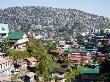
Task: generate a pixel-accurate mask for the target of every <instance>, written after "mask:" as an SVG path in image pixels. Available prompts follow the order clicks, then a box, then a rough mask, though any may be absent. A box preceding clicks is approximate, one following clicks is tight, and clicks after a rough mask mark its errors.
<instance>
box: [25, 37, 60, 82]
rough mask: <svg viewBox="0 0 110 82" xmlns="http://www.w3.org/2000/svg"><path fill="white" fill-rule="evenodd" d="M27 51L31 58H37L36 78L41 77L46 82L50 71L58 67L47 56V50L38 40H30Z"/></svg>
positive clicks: (49, 56)
mask: <svg viewBox="0 0 110 82" xmlns="http://www.w3.org/2000/svg"><path fill="white" fill-rule="evenodd" d="M49 44H51V43H49ZM49 48H50V46H49ZM27 51H28V52H29V54H31V55H32V56H34V57H37V59H38V63H36V69H37V76H43V77H44V80H45V82H47V81H48V80H49V75H50V72H51V71H52V69H53V68H56V67H59V65H58V64H56V62H55V61H54V60H53V59H52V57H51V55H49V54H47V50H46V49H45V47H44V46H43V45H42V42H41V41H40V40H36V39H30V41H29V42H28V46H27Z"/></svg>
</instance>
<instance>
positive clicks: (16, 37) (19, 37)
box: [8, 32, 24, 40]
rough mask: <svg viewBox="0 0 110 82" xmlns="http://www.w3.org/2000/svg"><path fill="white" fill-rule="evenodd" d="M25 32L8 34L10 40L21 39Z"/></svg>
mask: <svg viewBox="0 0 110 82" xmlns="http://www.w3.org/2000/svg"><path fill="white" fill-rule="evenodd" d="M23 35H24V32H10V33H9V35H8V39H10V40H19V39H21V38H22V37H23Z"/></svg>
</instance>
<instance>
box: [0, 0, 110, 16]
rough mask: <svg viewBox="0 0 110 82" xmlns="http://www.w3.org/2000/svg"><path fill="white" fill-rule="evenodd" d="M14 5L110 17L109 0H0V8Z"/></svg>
mask: <svg viewBox="0 0 110 82" xmlns="http://www.w3.org/2000/svg"><path fill="white" fill-rule="evenodd" d="M14 6H20V7H22V6H46V7H54V8H71V9H78V10H82V11H85V12H88V13H92V14H96V15H100V16H105V17H109V18H110V0H0V8H1V9H4V8H7V7H14Z"/></svg>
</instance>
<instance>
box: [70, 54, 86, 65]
mask: <svg viewBox="0 0 110 82" xmlns="http://www.w3.org/2000/svg"><path fill="white" fill-rule="evenodd" d="M68 60H69V61H70V63H71V66H76V65H78V64H81V63H82V64H85V62H86V61H87V60H88V57H87V56H70V57H69V58H68Z"/></svg>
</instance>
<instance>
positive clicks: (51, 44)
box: [46, 41, 57, 51]
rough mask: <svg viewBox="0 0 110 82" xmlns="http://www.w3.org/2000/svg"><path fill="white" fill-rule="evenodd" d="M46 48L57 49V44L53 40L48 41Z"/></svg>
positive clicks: (48, 49)
mask: <svg viewBox="0 0 110 82" xmlns="http://www.w3.org/2000/svg"><path fill="white" fill-rule="evenodd" d="M46 49H47V51H50V50H56V49H57V48H56V46H55V45H54V44H53V43H52V42H50V41H49V42H47V45H46Z"/></svg>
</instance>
